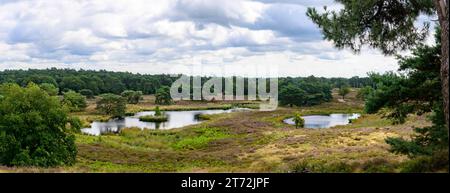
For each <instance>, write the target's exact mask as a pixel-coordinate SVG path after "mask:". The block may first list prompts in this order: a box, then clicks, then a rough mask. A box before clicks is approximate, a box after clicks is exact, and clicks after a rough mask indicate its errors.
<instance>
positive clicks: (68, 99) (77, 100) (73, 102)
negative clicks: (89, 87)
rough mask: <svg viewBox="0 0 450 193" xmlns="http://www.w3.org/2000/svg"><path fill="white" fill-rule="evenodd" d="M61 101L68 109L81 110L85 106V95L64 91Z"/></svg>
mask: <svg viewBox="0 0 450 193" xmlns="http://www.w3.org/2000/svg"><path fill="white" fill-rule="evenodd" d="M63 103H64V104H65V105H67V106H68V107H69V109H70V111H72V112H74V111H83V110H84V109H85V108H86V107H87V104H86V97H85V96H83V95H81V94H80V93H77V92H75V91H68V92H65V93H64V99H63Z"/></svg>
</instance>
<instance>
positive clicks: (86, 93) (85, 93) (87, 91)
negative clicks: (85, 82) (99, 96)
mask: <svg viewBox="0 0 450 193" xmlns="http://www.w3.org/2000/svg"><path fill="white" fill-rule="evenodd" d="M80 94H82V95H83V96H85V97H86V98H88V99H93V98H94V92H93V91H92V90H90V89H81V90H80Z"/></svg>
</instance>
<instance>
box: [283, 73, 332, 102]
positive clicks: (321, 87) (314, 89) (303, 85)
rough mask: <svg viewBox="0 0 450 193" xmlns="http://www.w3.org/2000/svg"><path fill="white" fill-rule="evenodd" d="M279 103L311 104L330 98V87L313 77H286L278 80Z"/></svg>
mask: <svg viewBox="0 0 450 193" xmlns="http://www.w3.org/2000/svg"><path fill="white" fill-rule="evenodd" d="M279 87H280V90H279V94H278V99H279V101H280V104H281V105H290V106H292V105H296V106H311V105H317V104H320V103H322V102H325V101H329V100H331V98H332V96H331V87H330V86H329V84H327V83H323V82H322V81H321V80H320V79H317V78H314V77H308V78H303V79H300V78H287V79H285V80H280V81H279Z"/></svg>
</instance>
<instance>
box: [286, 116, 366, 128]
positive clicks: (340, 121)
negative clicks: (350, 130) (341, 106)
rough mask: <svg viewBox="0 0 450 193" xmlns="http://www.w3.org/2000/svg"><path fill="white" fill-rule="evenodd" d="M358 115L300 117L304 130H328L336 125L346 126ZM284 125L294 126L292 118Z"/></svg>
mask: <svg viewBox="0 0 450 193" xmlns="http://www.w3.org/2000/svg"><path fill="white" fill-rule="evenodd" d="M359 117H360V114H356V113H353V114H339V113H335V114H330V115H307V116H302V118H303V119H304V120H305V126H304V128H330V127H334V126H336V125H347V124H349V123H350V119H357V118H359ZM283 122H284V123H286V124H290V125H295V123H294V121H293V118H289V119H285V120H284V121H283Z"/></svg>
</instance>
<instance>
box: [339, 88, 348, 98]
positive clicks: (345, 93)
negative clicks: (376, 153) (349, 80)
mask: <svg viewBox="0 0 450 193" xmlns="http://www.w3.org/2000/svg"><path fill="white" fill-rule="evenodd" d="M338 92H339V95H341V96H342V99H345V96H346V95H347V94H348V93H350V88H349V87H348V86H342V87H341V88H339V91H338Z"/></svg>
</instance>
